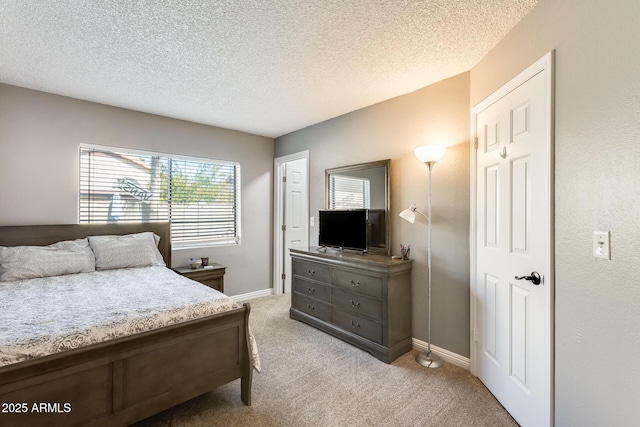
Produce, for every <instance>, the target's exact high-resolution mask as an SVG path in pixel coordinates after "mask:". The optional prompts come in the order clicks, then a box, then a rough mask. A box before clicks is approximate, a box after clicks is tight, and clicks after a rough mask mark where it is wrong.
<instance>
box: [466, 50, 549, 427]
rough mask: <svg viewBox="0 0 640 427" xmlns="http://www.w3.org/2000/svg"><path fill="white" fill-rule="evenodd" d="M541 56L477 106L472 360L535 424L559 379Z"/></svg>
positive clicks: (508, 404)
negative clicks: (555, 372)
mask: <svg viewBox="0 0 640 427" xmlns="http://www.w3.org/2000/svg"><path fill="white" fill-rule="evenodd" d="M543 60H546V62H545V61H543V63H542V65H541V64H540V61H538V62H537V63H536V64H534V66H532V67H530V68H529V69H528V70H526V71H525V72H524V73H522V74H521V75H519V76H518V77H517V78H516V79H515V80H514V81H512V82H510V83H509V84H507V85H506V86H505V88H503V89H502V90H499V91H498V92H496V94H494V95H492V96H491V97H489V98H488V99H487V101H485V102H483V103H482V104H481V105H479V107H477V108H474V113H475V116H476V126H475V127H476V137H477V140H476V141H477V149H476V168H475V169H476V170H475V174H476V175H475V186H476V188H475V194H476V201H475V221H476V222H475V238H474V244H475V272H474V273H475V274H474V276H472V278H473V280H474V285H475V289H473V290H472V297H473V298H474V299H475V326H474V331H473V332H474V333H473V335H474V342H473V343H472V344H473V345H474V346H475V351H474V354H475V360H474V361H472V363H473V365H474V367H475V372H474V373H475V374H476V375H477V376H478V378H479V379H480V380H481V381H482V382H483V383H484V384H485V385H486V386H487V387H488V388H489V390H491V392H492V393H493V394H494V395H495V396H496V398H497V399H498V400H499V401H500V403H502V405H503V406H504V407H505V408H506V409H507V410H508V411H509V413H511V415H512V416H513V417H514V418H515V420H516V421H517V422H518V423H520V425H522V426H536V427H537V426H549V425H551V424H552V389H551V384H552V381H551V380H552V374H553V373H552V357H553V356H552V355H553V347H552V343H553V341H552V338H553V334H552V322H553V318H552V313H553V311H552V304H553V299H552V288H553V278H552V274H553V272H552V268H553V267H552V263H551V257H552V246H551V245H552V239H551V236H552V216H551V209H552V204H551V194H552V188H551V182H552V168H551V162H552V157H551V142H552V141H551V139H552V132H551V126H552V120H551V118H552V102H550V101H551V99H552V94H553V92H552V85H551V82H552V79H551V78H550V73H552V70H551V55H548V56H547V57H545V58H543ZM541 61H542V60H541ZM545 67H546V68H545ZM533 272H535V273H533ZM538 274H539V277H540V282H539V283H536V282H537V277H536V276H537V275H538ZM523 276H526V277H525V278H522V277H523ZM527 277H528V279H527ZM518 278H520V279H518Z"/></svg>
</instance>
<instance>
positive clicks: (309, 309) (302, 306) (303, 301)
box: [291, 292, 331, 322]
mask: <svg viewBox="0 0 640 427" xmlns="http://www.w3.org/2000/svg"><path fill="white" fill-rule="evenodd" d="M291 307H293V308H294V309H296V310H298V311H301V312H303V313H307V314H308V315H310V316H313V317H317V318H318V319H321V320H324V321H325V322H330V321H331V306H330V305H329V304H325V303H323V302H322V301H319V300H317V299H313V298H309V297H307V296H305V295H300V294H298V293H296V292H293V293H291Z"/></svg>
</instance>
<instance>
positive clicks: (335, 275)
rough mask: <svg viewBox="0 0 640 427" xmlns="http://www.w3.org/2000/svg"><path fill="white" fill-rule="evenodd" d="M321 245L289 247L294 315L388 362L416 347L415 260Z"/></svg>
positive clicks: (292, 315) (290, 312) (290, 313)
mask: <svg viewBox="0 0 640 427" xmlns="http://www.w3.org/2000/svg"><path fill="white" fill-rule="evenodd" d="M319 250H320V248H318V247H310V248H295V249H294V248H292V249H290V250H289V252H290V253H291V261H292V262H291V269H292V292H291V310H290V311H289V317H291V318H292V319H295V320H299V321H301V322H304V323H307V324H309V325H311V326H314V327H316V328H318V329H320V330H322V331H324V332H326V333H329V334H331V335H333V336H335V337H337V338H340V339H342V340H343V341H346V342H348V343H350V344H352V345H354V346H356V347H359V348H361V349H363V350H366V351H368V352H369V353H371V354H372V355H373V356H375V357H376V358H378V359H380V360H382V361H383V362H386V363H391V362H393V361H394V360H395V359H397V358H398V357H399V356H401V355H403V354H404V353H406V352H407V351H409V350H411V348H412V338H411V260H396V259H392V258H391V257H388V256H384V255H373V254H368V256H366V257H365V256H362V255H359V254H355V253H349V252H344V251H342V252H334V251H326V252H321V251H319Z"/></svg>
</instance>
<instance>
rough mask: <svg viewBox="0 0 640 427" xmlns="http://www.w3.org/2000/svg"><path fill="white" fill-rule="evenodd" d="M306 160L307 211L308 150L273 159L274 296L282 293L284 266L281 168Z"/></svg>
mask: <svg viewBox="0 0 640 427" xmlns="http://www.w3.org/2000/svg"><path fill="white" fill-rule="evenodd" d="M300 159H306V163H307V164H306V173H307V200H306V203H307V211H308V210H309V150H305V151H300V152H297V153H293V154H288V155H286V156H281V157H276V158H275V159H273V279H272V280H273V282H272V288H273V293H274V294H275V295H280V294H283V293H284V289H283V286H282V273H286V272H284V271H282V270H283V265H284V259H283V256H284V254H283V253H284V235H283V233H282V229H281V227H282V224H283V219H284V197H285V195H284V181H283V178H284V176H285V175H284V173H283V166H284V165H285V164H286V163H288V162H291V161H293V160H300ZM308 221H309V218H307V224H308ZM308 234H309V226H308V225H307V241H308V239H309V235H308Z"/></svg>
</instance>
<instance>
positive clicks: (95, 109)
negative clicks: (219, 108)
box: [0, 84, 274, 295]
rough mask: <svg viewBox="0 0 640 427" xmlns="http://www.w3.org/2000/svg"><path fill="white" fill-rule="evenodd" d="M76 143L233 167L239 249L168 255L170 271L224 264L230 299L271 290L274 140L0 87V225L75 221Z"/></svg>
mask: <svg viewBox="0 0 640 427" xmlns="http://www.w3.org/2000/svg"><path fill="white" fill-rule="evenodd" d="M80 143H87V144H100V145H108V146H116V147H126V148H135V149H140V150H150V151H157V152H161V153H172V154H183V155H188V156H195V157H204V158H212V159H219V160H235V161H239V162H240V165H241V166H240V167H241V174H242V175H241V179H242V187H241V194H242V199H241V203H242V218H241V222H242V230H241V232H242V234H241V239H242V243H241V244H240V245H235V246H223V247H215V248H206V249H198V250H189V249H185V250H179V251H174V252H173V264H174V265H182V264H186V263H187V260H188V259H189V258H190V257H201V256H209V258H210V262H218V263H220V264H224V265H226V266H227V275H226V276H225V291H226V293H228V294H229V295H238V294H243V293H248V292H253V291H259V290H263V289H267V288H270V287H271V277H272V249H271V245H272V243H271V241H272V231H271V229H272V224H273V219H272V218H273V213H272V212H273V208H272V206H273V204H272V198H273V191H272V189H273V152H274V141H273V140H272V139H270V138H264V137H259V136H254V135H249V134H246V133H241V132H234V131H229V130H225V129H219V128H214V127H211V126H204V125H198V124H194V123H189V122H185V121H180V120H174V119H168V118H165V117H159V116H154V115H150V114H144V113H139V112H134V111H130V110H124V109H119V108H114V107H107V106H104V105H100V104H94V103H90V102H84V101H78V100H74V99H70V98H65V97H61V96H57V95H52V94H47V93H43V92H38V91H33V90H27V89H22V88H18V87H14V86H8V85H2V84H0V183H2V184H1V185H0V224H2V225H18V224H54V223H59V224H63V223H75V222H77V220H78V146H79V144H80ZM247 260H251V268H246V265H247Z"/></svg>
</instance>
